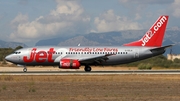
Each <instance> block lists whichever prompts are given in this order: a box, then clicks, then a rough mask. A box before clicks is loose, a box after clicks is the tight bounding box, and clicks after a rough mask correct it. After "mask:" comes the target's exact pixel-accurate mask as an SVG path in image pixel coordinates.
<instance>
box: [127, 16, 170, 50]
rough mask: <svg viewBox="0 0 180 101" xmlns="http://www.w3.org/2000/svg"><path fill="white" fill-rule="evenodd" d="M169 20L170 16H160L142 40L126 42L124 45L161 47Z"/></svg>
mask: <svg viewBox="0 0 180 101" xmlns="http://www.w3.org/2000/svg"><path fill="white" fill-rule="evenodd" d="M167 22H168V16H166V15H163V16H160V17H159V18H158V20H157V21H156V22H155V23H154V24H153V26H152V27H151V28H150V29H149V30H148V31H147V32H146V34H145V35H144V36H143V37H142V38H141V39H140V40H138V41H134V42H131V43H127V44H124V46H150V47H160V46H161V45H162V41H163V38H164V33H165V29H166V25H167Z"/></svg>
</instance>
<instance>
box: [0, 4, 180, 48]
mask: <svg viewBox="0 0 180 101" xmlns="http://www.w3.org/2000/svg"><path fill="white" fill-rule="evenodd" d="M160 15H169V22H168V26H167V28H174V29H180V0H0V40H3V41H8V42H22V43H25V44H26V45H28V46H34V45H35V43H36V42H38V41H39V40H42V39H50V38H55V37H65V36H76V35H83V34H88V33H91V32H96V33H101V32H109V31H122V30H141V29H148V28H150V27H151V25H152V24H153V23H154V22H155V21H156V20H157V18H158V17H159V16H160Z"/></svg>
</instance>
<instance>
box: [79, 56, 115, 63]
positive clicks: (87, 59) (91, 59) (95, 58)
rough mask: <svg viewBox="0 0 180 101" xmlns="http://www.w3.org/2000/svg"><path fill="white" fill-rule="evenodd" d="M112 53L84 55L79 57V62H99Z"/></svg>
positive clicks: (106, 58)
mask: <svg viewBox="0 0 180 101" xmlns="http://www.w3.org/2000/svg"><path fill="white" fill-rule="evenodd" d="M111 55H114V54H106V55H99V56H91V57H85V58H81V59H79V62H81V63H83V64H99V65H100V64H101V63H102V62H104V61H106V60H108V59H109V58H108V56H111Z"/></svg>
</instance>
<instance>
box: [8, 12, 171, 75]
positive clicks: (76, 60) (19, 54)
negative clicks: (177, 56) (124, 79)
mask: <svg viewBox="0 0 180 101" xmlns="http://www.w3.org/2000/svg"><path fill="white" fill-rule="evenodd" d="M168 18H169V16H167V15H162V16H160V17H159V18H158V19H157V21H156V22H155V23H154V24H153V25H152V26H151V27H150V29H149V30H148V31H147V32H146V33H145V35H144V36H143V37H142V38H141V39H139V40H137V41H134V42H130V43H127V44H124V45H122V46H90V47H89V46H86V47H82V46H80V45H78V46H71V47H59V46H50V47H49V46H35V47H31V48H22V49H19V50H16V51H15V52H14V53H12V54H10V55H8V56H6V57H5V60H7V61H9V62H12V63H14V64H17V65H20V66H23V67H24V69H23V71H24V72H27V68H26V66H37V65H41V66H59V68H62V69H79V68H80V66H84V70H85V71H86V72H90V71H91V66H97V65H100V66H106V65H118V64H125V63H130V62H135V61H140V60H143V59H147V58H150V57H154V56H157V55H160V54H163V53H164V52H165V51H166V49H167V48H168V47H172V46H173V45H167V46H162V42H163V38H164V33H165V30H166V25H167V22H168Z"/></svg>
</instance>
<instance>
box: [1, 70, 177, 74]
mask: <svg viewBox="0 0 180 101" xmlns="http://www.w3.org/2000/svg"><path fill="white" fill-rule="evenodd" d="M121 74H180V70H125V71H91V72H85V71H27V72H23V71H3V72H0V75H121Z"/></svg>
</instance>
